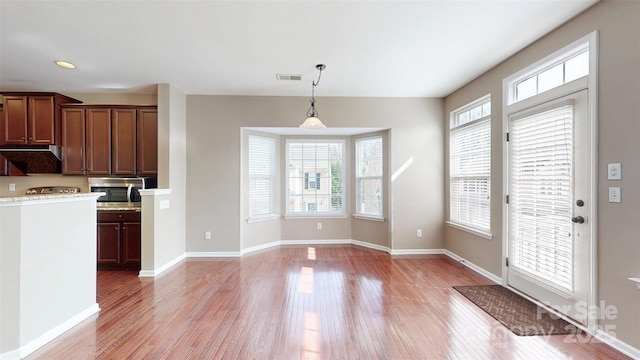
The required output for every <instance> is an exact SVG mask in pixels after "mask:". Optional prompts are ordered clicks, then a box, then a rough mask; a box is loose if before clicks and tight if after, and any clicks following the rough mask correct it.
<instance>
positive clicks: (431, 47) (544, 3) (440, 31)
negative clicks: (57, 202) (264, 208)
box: [0, 0, 597, 97]
mask: <svg viewBox="0 0 640 360" xmlns="http://www.w3.org/2000/svg"><path fill="white" fill-rule="evenodd" d="M596 2H597V0H570V1H567V0H535V1H527V0H522V1H516V0H514V1H480V0H473V1H450V0H449V1H446V0H441V1H301V0H291V1H97V0H84V1H55V0H50V1H24V0H0V90H4V91H7V90H13V91H57V92H62V93H82V92H87V93H105V92H123V93H155V91H156V86H155V85H156V84H158V83H170V84H172V85H174V86H176V87H177V88H178V89H181V90H182V91H183V92H185V93H186V94H203V95H259V96H266V95H270V96H309V95H310V92H311V82H312V81H313V80H315V79H316V78H317V75H318V73H317V70H316V69H315V65H316V64H318V63H324V64H326V65H327V69H326V70H325V71H324V72H323V73H322V82H321V83H320V84H319V86H318V87H317V88H316V96H318V97H322V96H365V97H443V96H446V95H448V94H450V93H451V92H452V91H454V90H456V89H457V88H459V87H460V86H462V85H464V84H465V83H467V82H469V81H470V80H472V79H474V78H475V77H477V76H479V75H481V74H482V73H484V72H485V71H487V70H489V69H490V68H492V67H493V66H495V65H497V64H498V63H500V62H501V61H503V60H505V59H506V58H508V57H509V56H511V55H513V54H514V53H516V52H517V51H519V50H520V49H522V48H524V47H526V46H527V45H528V44H530V43H532V42H533V41H535V40H536V39H539V38H540V37H542V36H543V35H545V34H546V33H548V32H550V31H551V30H553V29H554V28H556V27H558V26H559V25H561V24H563V23H564V22H566V21H567V20H569V19H571V18H572V17H574V16H575V15H577V14H579V13H580V12H582V11H584V10H585V9H587V8H589V7H590V6H592V5H594V4H595V3H596ZM54 60H66V61H70V62H72V63H74V64H75V65H76V66H77V69H75V70H67V69H63V68H59V67H57V66H56V65H54ZM276 73H284V74H300V75H302V80H301V81H281V80H277V79H276Z"/></svg>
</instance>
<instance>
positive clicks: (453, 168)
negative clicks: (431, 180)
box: [449, 119, 491, 231]
mask: <svg viewBox="0 0 640 360" xmlns="http://www.w3.org/2000/svg"><path fill="white" fill-rule="evenodd" d="M449 146H450V153H449V171H450V179H449V186H450V219H451V221H452V222H455V223H459V224H462V225H466V226H469V227H472V228H475V229H478V230H482V231H489V230H490V228H491V121H490V120H489V119H484V120H481V121H477V122H474V123H469V124H468V125H467V126H461V127H459V128H456V129H453V130H451V132H450V145H449Z"/></svg>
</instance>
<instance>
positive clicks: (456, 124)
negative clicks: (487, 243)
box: [446, 94, 493, 239]
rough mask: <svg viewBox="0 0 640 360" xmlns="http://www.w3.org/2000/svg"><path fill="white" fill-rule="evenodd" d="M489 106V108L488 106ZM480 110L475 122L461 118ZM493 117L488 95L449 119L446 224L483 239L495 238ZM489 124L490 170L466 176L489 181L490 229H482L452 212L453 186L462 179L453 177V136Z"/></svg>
mask: <svg viewBox="0 0 640 360" xmlns="http://www.w3.org/2000/svg"><path fill="white" fill-rule="evenodd" d="M487 104H488V106H487ZM478 107H479V108H480V111H481V115H480V116H479V117H476V118H474V119H473V120H471V119H470V118H468V119H466V120H461V119H460V117H461V116H462V115H464V114H469V117H470V116H471V115H470V114H471V111H473V110H475V109H477V108H478ZM487 108H488V110H489V112H488V114H485V113H484V112H483V111H484V110H485V109H487ZM491 116H492V111H491V94H487V95H485V96H482V97H481V98H479V99H476V100H474V101H472V102H470V103H468V104H466V105H464V106H462V107H460V108H458V109H456V110H453V111H451V113H450V118H449V136H448V141H449V157H448V181H449V199H448V202H449V214H448V215H447V218H448V220H447V221H446V223H447V224H448V225H449V226H451V227H454V228H457V229H460V230H463V231H466V232H470V233H472V234H474V235H477V236H480V237H482V238H485V239H491V238H492V237H493V235H492V234H491V203H492V196H491V191H492V187H491V183H492V181H491V165H492V164H491V160H490V159H491V123H492V122H491ZM485 122H486V123H487V124H486V126H488V128H489V129H488V131H489V138H488V144H485V146H486V147H487V151H488V155H486V156H488V159H489V161H488V166H489V168H488V170H487V175H469V176H465V177H466V178H469V179H486V180H487V187H488V190H487V192H488V199H487V204H486V206H487V208H488V211H487V217H486V220H485V222H486V223H487V224H488V227H486V228H485V227H482V226H481V225H480V224H477V223H473V222H467V221H464V220H461V219H460V218H455V217H454V214H453V212H452V210H453V201H452V200H453V196H454V191H453V184H454V181H455V180H460V179H461V178H462V177H460V176H454V175H452V158H453V157H454V156H456V154H455V153H454V152H453V149H452V135H455V133H457V132H459V131H461V130H464V129H467V128H469V127H472V126H476V125H481V124H482V123H485ZM483 130H484V131H486V129H483Z"/></svg>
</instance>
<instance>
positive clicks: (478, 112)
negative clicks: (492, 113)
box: [470, 106, 482, 121]
mask: <svg viewBox="0 0 640 360" xmlns="http://www.w3.org/2000/svg"><path fill="white" fill-rule="evenodd" d="M481 117H482V106H476V107H474V108H473V109H471V119H470V121H473V120H476V119H480V118H481Z"/></svg>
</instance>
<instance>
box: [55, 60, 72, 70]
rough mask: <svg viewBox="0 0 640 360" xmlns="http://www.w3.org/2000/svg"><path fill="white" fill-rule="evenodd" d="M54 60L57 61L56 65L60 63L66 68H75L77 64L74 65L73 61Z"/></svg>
mask: <svg viewBox="0 0 640 360" xmlns="http://www.w3.org/2000/svg"><path fill="white" fill-rule="evenodd" d="M54 62H55V63H56V65H58V66H60V67H63V68H65V69H75V68H76V66H75V65H73V64H72V63H70V62H67V61H62V60H57V61H54Z"/></svg>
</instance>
